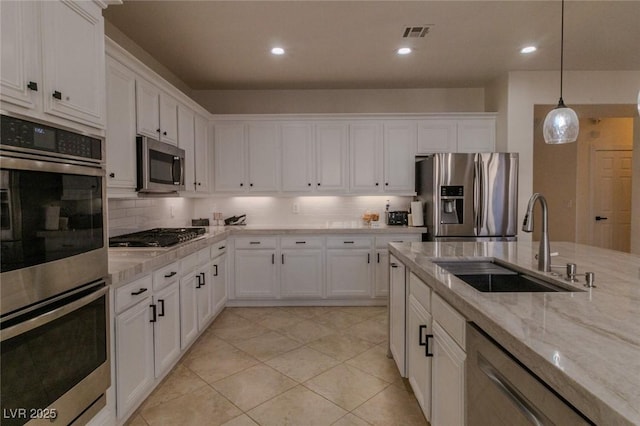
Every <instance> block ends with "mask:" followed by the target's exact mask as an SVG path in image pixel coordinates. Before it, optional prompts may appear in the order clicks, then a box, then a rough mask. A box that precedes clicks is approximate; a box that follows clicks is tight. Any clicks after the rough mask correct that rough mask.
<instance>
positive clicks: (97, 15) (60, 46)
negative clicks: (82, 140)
mask: <svg viewBox="0 0 640 426" xmlns="http://www.w3.org/2000/svg"><path fill="white" fill-rule="evenodd" d="M0 15H1V16H2V18H1V19H2V37H1V39H2V46H1V51H2V53H1V55H2V57H1V58H0V62H1V63H2V69H1V72H0V74H1V75H2V77H1V80H2V84H1V87H2V97H1V99H2V102H3V104H4V103H5V102H6V103H7V104H9V105H3V108H4V107H6V108H7V109H8V110H11V111H15V112H18V113H20V114H24V115H27V116H29V117H33V118H38V119H42V120H49V121H58V120H56V119H55V118H52V116H53V117H57V118H60V119H63V120H69V121H72V122H76V123H80V124H83V125H86V126H89V127H92V128H98V129H102V128H104V125H105V45H104V20H103V18H102V9H101V7H100V6H98V4H96V3H94V2H88V1H86V2H71V1H46V2H1V3H0ZM62 123H63V124H66V123H65V122H64V121H63V122H62Z"/></svg>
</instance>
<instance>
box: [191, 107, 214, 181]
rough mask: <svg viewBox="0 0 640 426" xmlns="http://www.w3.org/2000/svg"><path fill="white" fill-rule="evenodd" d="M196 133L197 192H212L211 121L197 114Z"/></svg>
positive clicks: (195, 164)
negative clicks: (210, 177) (210, 168)
mask: <svg viewBox="0 0 640 426" xmlns="http://www.w3.org/2000/svg"><path fill="white" fill-rule="evenodd" d="M194 132H195V142H194V148H195V161H194V166H195V174H196V177H195V182H196V184H195V191H196V192H204V193H207V192H209V191H210V189H211V186H210V179H209V164H210V163H209V160H210V157H209V156H210V152H211V150H210V149H209V121H208V120H207V119H206V118H204V117H203V116H201V115H198V114H196V116H195V119H194Z"/></svg>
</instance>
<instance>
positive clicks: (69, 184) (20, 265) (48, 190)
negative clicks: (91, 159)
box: [0, 156, 108, 316]
mask: <svg viewBox="0 0 640 426" xmlns="http://www.w3.org/2000/svg"><path fill="white" fill-rule="evenodd" d="M0 160H1V163H2V168H1V171H0V173H1V176H2V192H3V200H2V203H3V205H2V214H3V215H4V214H6V213H8V215H9V216H8V218H7V219H5V218H4V217H3V219H2V228H3V229H2V231H3V232H2V235H1V236H2V240H1V247H2V253H1V257H0V263H1V273H2V275H1V284H0V285H1V286H2V288H1V291H2V298H0V302H1V312H0V314H1V315H2V316H4V315H5V314H7V313H9V312H12V311H14V310H16V309H19V308H22V307H25V306H28V305H30V304H33V303H36V302H38V301H41V300H44V299H46V298H48V297H51V296H54V295H56V294H59V293H62V292H64V291H67V290H70V289H73V288H76V287H78V286H80V285H83V284H86V283H87V282H91V281H93V280H97V279H100V278H103V277H105V276H106V275H107V273H108V267H107V246H106V243H105V241H106V230H105V218H106V215H105V213H106V212H105V205H104V192H105V187H104V185H105V181H104V170H103V169H101V168H98V167H87V166H79V165H73V164H65V163H56V162H50V161H44V160H36V159H27V158H15V157H5V156H2V157H0Z"/></svg>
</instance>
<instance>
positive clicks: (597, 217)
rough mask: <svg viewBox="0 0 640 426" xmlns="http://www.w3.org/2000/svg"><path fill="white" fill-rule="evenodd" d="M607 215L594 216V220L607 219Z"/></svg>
mask: <svg viewBox="0 0 640 426" xmlns="http://www.w3.org/2000/svg"><path fill="white" fill-rule="evenodd" d="M607 219H609V218H608V217H602V216H596V220H607Z"/></svg>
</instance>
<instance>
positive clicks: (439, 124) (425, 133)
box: [417, 119, 458, 155]
mask: <svg viewBox="0 0 640 426" xmlns="http://www.w3.org/2000/svg"><path fill="white" fill-rule="evenodd" d="M457 141H458V124H457V120H453V119H451V120H421V121H419V122H418V151H417V153H418V155H424V154H432V153H434V152H457V150H458V142H457Z"/></svg>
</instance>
